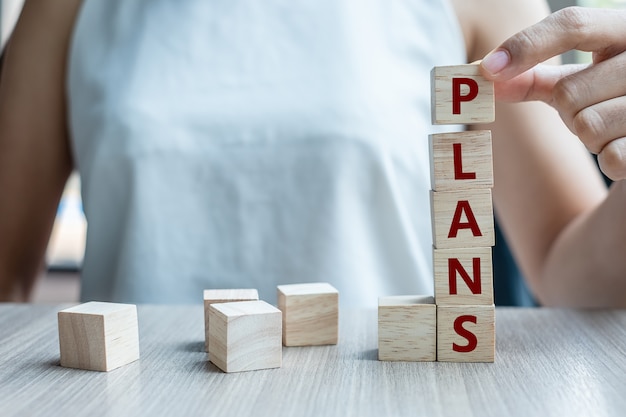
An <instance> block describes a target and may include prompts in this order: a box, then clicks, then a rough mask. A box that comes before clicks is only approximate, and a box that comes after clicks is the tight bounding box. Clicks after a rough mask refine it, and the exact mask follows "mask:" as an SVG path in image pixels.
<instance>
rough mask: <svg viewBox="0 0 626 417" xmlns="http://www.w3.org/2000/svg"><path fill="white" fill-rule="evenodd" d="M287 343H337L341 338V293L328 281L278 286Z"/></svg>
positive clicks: (286, 344) (303, 344) (294, 344)
mask: <svg viewBox="0 0 626 417" xmlns="http://www.w3.org/2000/svg"><path fill="white" fill-rule="evenodd" d="M278 308H279V309H280V310H281V311H282V312H283V345H285V346H317V345H335V344H337V341H338V340H339V292H338V291H337V290H336V289H335V288H334V287H333V286H332V285H330V284H328V283H325V282H314V283H306V284H290V285H279V286H278Z"/></svg>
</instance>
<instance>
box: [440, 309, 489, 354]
mask: <svg viewBox="0 0 626 417" xmlns="http://www.w3.org/2000/svg"><path fill="white" fill-rule="evenodd" d="M495 331H496V329H495V307H494V306H493V305H491V306H483V305H454V306H447V305H443V306H442V305H438V306H437V360H438V361H442V362H493V361H494V359H495V339H496V333H495Z"/></svg>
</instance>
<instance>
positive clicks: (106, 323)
mask: <svg viewBox="0 0 626 417" xmlns="http://www.w3.org/2000/svg"><path fill="white" fill-rule="evenodd" d="M58 322H59V345H60V349H61V366H65V367H67V368H80V369H87V370H91V371H110V370H113V369H116V368H119V367H120V366H123V365H126V364H128V363H131V362H133V361H136V360H137V359H139V329H138V325H137V307H136V306H135V305H132V304H117V303H102V302H89V303H84V304H80V305H78V306H75V307H71V308H67V309H65V310H62V311H59V313H58Z"/></svg>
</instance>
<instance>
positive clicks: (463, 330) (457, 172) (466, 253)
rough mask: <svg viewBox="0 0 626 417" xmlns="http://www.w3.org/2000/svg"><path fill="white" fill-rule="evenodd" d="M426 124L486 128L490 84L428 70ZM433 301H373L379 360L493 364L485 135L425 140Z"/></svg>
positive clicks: (449, 70)
mask: <svg viewBox="0 0 626 417" xmlns="http://www.w3.org/2000/svg"><path fill="white" fill-rule="evenodd" d="M431 75H432V79H431V87H432V95H431V99H432V121H433V124H437V125H444V124H475V123H490V122H493V121H494V119H495V104H494V92H493V91H494V89H493V83H491V82H488V81H486V80H485V79H484V78H482V76H481V75H480V73H479V70H478V65H457V66H449V67H435V68H434V69H433V71H432V74H431ZM429 145H430V163H431V185H432V190H431V215H432V224H433V264H434V282H435V297H434V299H433V298H432V297H424V296H400V297H383V298H381V299H380V300H379V359H380V360H405V361H433V360H438V361H450V362H493V361H494V357H495V308H494V303H493V273H492V259H491V247H492V246H493V245H494V243H495V232H494V222H493V203H492V198H491V189H492V187H493V162H492V146H491V132H490V131H487V130H482V131H464V132H454V133H441V134H433V135H430V137H429Z"/></svg>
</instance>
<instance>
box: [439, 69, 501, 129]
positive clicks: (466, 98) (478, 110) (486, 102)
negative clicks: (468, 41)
mask: <svg viewBox="0 0 626 417" xmlns="http://www.w3.org/2000/svg"><path fill="white" fill-rule="evenodd" d="M431 90H432V91H431V112H432V123H433V124H435V125H443V124H473V123H491V122H493V121H494V120H495V101H494V86H493V82H491V81H487V80H486V79H484V78H483V77H482V75H480V70H479V66H478V65H475V64H469V65H453V66H445V67H435V68H433V70H432V71H431Z"/></svg>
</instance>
